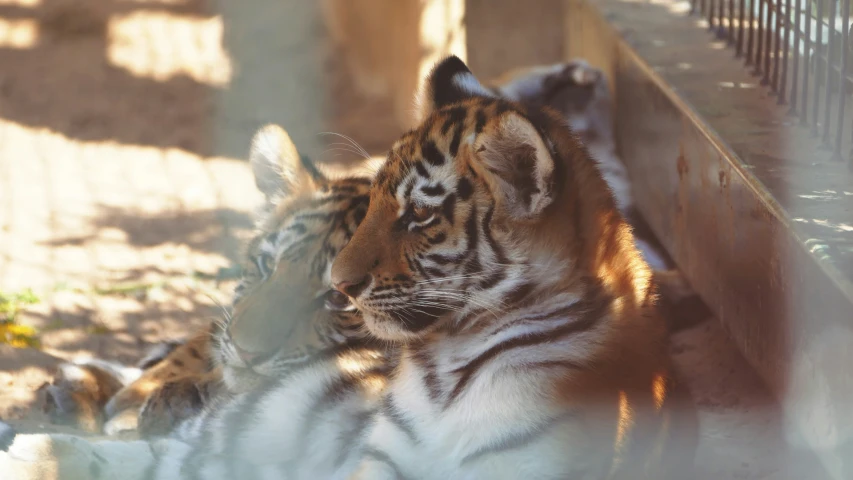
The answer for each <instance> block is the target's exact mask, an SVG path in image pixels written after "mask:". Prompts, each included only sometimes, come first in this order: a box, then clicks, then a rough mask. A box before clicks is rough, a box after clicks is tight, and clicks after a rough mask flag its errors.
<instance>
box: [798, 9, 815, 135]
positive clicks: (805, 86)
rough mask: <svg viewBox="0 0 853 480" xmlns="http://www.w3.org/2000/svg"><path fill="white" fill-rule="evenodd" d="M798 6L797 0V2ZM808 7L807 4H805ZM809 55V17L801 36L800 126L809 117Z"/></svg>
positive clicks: (810, 42) (810, 40)
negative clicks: (801, 87)
mask: <svg viewBox="0 0 853 480" xmlns="http://www.w3.org/2000/svg"><path fill="white" fill-rule="evenodd" d="M797 3H798V4H799V0H797ZM806 5H807V6H808V4H806ZM811 53H812V21H811V17H807V18H806V32H805V35H804V36H803V96H802V98H803V108H802V110H801V111H800V125H801V126H805V125H807V124H808V116H809V79H810V78H811V74H810V71H809V69H810V66H811V63H810V62H811Z"/></svg>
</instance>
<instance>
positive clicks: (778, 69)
mask: <svg viewBox="0 0 853 480" xmlns="http://www.w3.org/2000/svg"><path fill="white" fill-rule="evenodd" d="M851 1H853V0H691V3H692V5H691V6H692V9H691V11H692V12H694V13H695V14H698V15H701V16H702V17H703V18H706V19H707V21H708V25H709V28H710V29H711V30H712V31H713V32H714V34H715V35H716V37H717V38H718V39H720V40H724V41H726V43H727V44H728V45H729V46H731V47H732V48H733V49H734V51H735V54H736V56H737V57H738V58H742V59H743V61H744V62H745V64H746V65H747V66H749V67H751V69H752V73H753V75H755V76H756V77H757V80H758V82H759V83H760V84H761V85H764V86H766V87H767V89H768V90H769V92H770V94H771V95H774V96H775V97H776V99H777V102H778V103H779V104H780V105H785V104H787V105H788V106H789V108H790V112H791V114H792V115H795V116H797V117H799V120H800V124H801V125H803V126H808V127H810V128H811V131H812V133H813V135H815V136H816V137H817V138H819V139H820V141H821V144H822V145H823V147H824V148H825V149H826V150H827V151H828V152H831V155H832V158H833V159H835V160H837V161H847V162H849V164H850V166H851V168H853V115H847V112H846V109H847V103H849V102H848V100H849V98H848V97H850V96H851V95H853V63H851V62H853V58H851V55H853V48H851V42H853V40H851V38H850V37H851V32H850V29H851V27H853V25H851V23H850V2H851Z"/></svg>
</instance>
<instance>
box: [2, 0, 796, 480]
mask: <svg viewBox="0 0 853 480" xmlns="http://www.w3.org/2000/svg"><path fill="white" fill-rule="evenodd" d="M261 3H263V4H264V5H267V6H269V5H272V3H273V2H271V1H266V0H265V1H264V2H260V1H258V4H261ZM295 3H298V2H295ZM295 3H294V5H295ZM308 4H309V2H305V5H308ZM270 8H273V7H270ZM293 8H296V7H293ZM213 10H214V8H213V7H212V6H211V5H209V4H207V3H206V2H204V1H200V0H186V1H180V0H174V1H167V0H163V1H150V2H148V1H132V2H131V1H121V2H120V1H111V0H42V1H38V0H18V1H13V2H0V296H3V297H5V298H12V297H13V296H15V295H18V296H19V297H16V298H18V299H19V300H17V301H15V302H12V303H13V304H12V305H11V307H10V308H18V307H19V308H20V309H21V311H20V312H19V313H18V314H17V316H16V319H15V322H16V324H18V325H21V326H24V327H29V328H31V329H32V333H33V335H32V336H30V337H27V338H26V339H25V340H27V341H32V342H38V343H39V344H40V348H38V349H35V348H13V347H11V346H9V345H0V418H2V419H3V420H8V421H12V422H13V423H17V424H18V425H25V426H26V428H27V429H28V430H42V429H51V430H53V429H55V427H53V426H50V425H47V424H46V420H45V417H44V416H43V415H42V414H41V413H40V412H39V398H38V394H37V389H38V387H40V386H41V385H42V384H44V383H45V382H47V381H49V380H50V377H51V374H52V371H53V369H54V368H55V366H56V364H57V363H58V362H60V361H63V360H70V359H73V358H78V357H81V356H98V357H102V358H107V359H112V360H117V361H121V362H128V363H132V362H134V361H135V360H136V359H138V358H139V357H140V356H141V354H142V352H143V351H144V349H145V348H147V347H148V346H150V345H151V344H153V343H156V342H158V341H162V340H164V339H169V338H175V337H181V336H184V335H186V334H187V333H188V332H190V331H192V330H194V329H195V328H197V327H199V326H200V325H203V324H205V323H206V322H208V321H209V319H210V318H212V317H214V316H216V315H218V314H219V305H220V304H224V303H227V302H228V299H229V297H230V294H229V290H230V288H232V287H233V280H231V278H232V277H233V266H234V262H235V261H236V260H237V259H238V257H239V251H240V245H241V242H242V241H243V240H244V239H245V238H246V236H247V235H248V234H249V233H250V231H251V228H252V219H251V211H252V209H253V208H254V207H255V205H256V204H257V203H256V202H257V201H258V200H259V198H258V195H257V193H256V192H255V188H254V184H253V181H252V178H251V173H250V171H249V169H248V167H247V165H246V163H245V162H244V161H243V160H242V159H241V158H239V157H240V155H241V154H240V153H239V152H242V151H244V150H245V149H246V147H247V145H248V141H249V136H250V134H251V132H252V131H253V130H254V129H255V128H257V127H258V126H260V124H262V123H264V122H267V121H279V122H280V123H283V124H284V125H285V126H286V127H287V128H288V129H291V127H290V125H294V126H295V128H294V131H296V132H297V134H296V135H294V137H295V138H296V139H297V143H300V138H305V139H308V140H305V142H306V143H311V144H310V145H309V146H308V149H309V150H311V149H314V150H317V149H318V148H320V147H317V143H318V142H317V141H316V136H315V135H316V133H317V132H319V131H322V129H324V128H325V127H324V126H323V125H322V122H323V121H325V120H329V119H328V118H327V117H323V115H326V116H328V115H332V116H333V117H334V118H332V119H331V120H330V121H329V122H328V123H330V124H331V125H333V126H336V127H335V128H337V129H338V130H337V131H341V132H343V133H349V134H351V135H353V136H355V137H356V138H357V139H359V140H360V141H361V142H362V143H364V144H366V146H367V148H368V149H369V150H374V151H375V150H376V149H377V148H381V147H379V146H380V145H383V144H384V143H383V142H386V141H387V139H388V138H390V137H393V136H394V135H396V133H397V132H396V131H395V128H396V127H395V126H394V125H393V124H391V123H388V122H387V121H385V120H383V119H384V118H386V117H390V116H389V115H384V114H385V113H388V111H390V106H388V105H384V104H382V103H381V102H378V103H377V102H364V101H357V99H356V100H355V101H353V102H354V103H351V104H348V103H346V102H345V101H344V102H339V103H335V106H334V108H329V107H328V105H326V106H325V107H324V108H322V109H321V110H322V112H321V113H322V115H321V114H319V113H317V112H316V111H315V109H312V108H311V104H310V101H311V99H312V98H314V97H312V95H313V94H309V95H306V94H303V92H302V91H300V90H298V89H297V90H293V89H288V88H289V85H288V84H287V82H285V81H284V80H282V81H281V82H279V83H275V82H273V83H270V84H264V87H263V88H260V87H258V83H257V82H255V80H252V79H253V78H256V77H257V76H261V77H263V76H264V75H266V76H268V77H272V78H273V79H275V78H280V77H278V76H277V75H279V73H280V72H278V71H275V72H270V71H259V70H257V68H258V66H259V65H261V66H262V65H263V64H264V63H263V61H262V54H261V53H257V52H255V53H253V55H256V57H252V58H254V60H252V58H249V57H246V56H242V57H241V55H236V57H235V56H232V55H230V53H229V50H228V48H226V47H227V45H225V46H223V37H225V38H226V41H225V43H228V42H227V38H228V31H227V30H226V31H225V32H224V33H223V25H222V23H221V17H219V16H218V15H216V14H214V13H212V12H213ZM288 12H290V13H291V14H293V15H295V13H293V12H295V10H292V9H291V10H288ZM293 21H294V22H295V21H296V20H293ZM257 28H258V31H275V30H276V28H277V27H276V25H274V24H272V25H267V26H264V25H261V26H258V27H257ZM264 29H267V30H264ZM234 31H235V28H232V30H231V36H232V37H234V36H235V33H234ZM243 31H244V32H245V31H248V30H247V29H246V28H244V29H243ZM312 35H317V33H312ZM299 41H300V42H303V43H304V42H305V39H304V38H303V39H301V40H299ZM244 43H245V41H244ZM235 48H236V47H235ZM237 50H239V49H237ZM285 58H289V57H285ZM327 60H328V58H327ZM294 61H298V59H297V60H294ZM253 62H254V63H253ZM266 63H270V62H266ZM250 66H251V68H250ZM291 67H292V66H291ZM269 68H271V69H274V68H280V67H272V66H271V67H269ZM294 69H295V67H294V68H291V70H294ZM323 69H324V70H323V71H325V72H327V73H328V74H329V76H330V80H329V82H330V85H329V86H328V91H331V92H333V95H336V96H338V97H339V98H345V97H347V96H348V95H350V96H351V95H353V92H351V91H350V90H348V88H349V87H348V84H347V82H346V80H345V77H343V76H342V75H344V74H345V72H344V71H342V70H341V67H340V65H338V64H337V63H335V62H332V61H327V62H326V64H324V66H323ZM296 70H298V69H296ZM250 74H251V75H250ZM229 82H230V83H229ZM306 83H308V84H310V81H304V82H302V83H300V85H303V84H306ZM234 92H237V93H234ZM270 92H280V93H281V97H282V98H283V100H281V101H282V102H285V101H286V102H291V104H292V105H295V106H294V107H292V108H289V109H284V108H278V110H277V111H276V112H273V113H269V112H270V109H271V108H272V106H275V105H278V104H277V103H276V102H277V100H270V99H271V98H272V97H264V95H265V94H269V93H270ZM309 93H310V92H309ZM300 102H303V103H300ZM238 107H239V108H242V109H243V110H238ZM350 107H352V108H350ZM356 107H358V109H356ZM348 109H350V110H353V111H356V110H357V113H358V115H359V117H358V118H372V119H376V121H377V123H376V124H374V127H375V129H374V131H372V132H367V133H365V132H364V131H363V132H361V133H360V134H359V133H358V132H353V130H356V129H357V128H358V125H359V124H362V123H363V122H358V121H357V120H356V118H357V117H355V116H349V117H347V116H346V115H344V114H343V113H342V112H346V111H348ZM318 115H319V117H318ZM318 119H319V120H318ZM324 119H325V120H324ZM288 122H289V123H288ZM383 122H384V123H383ZM305 132H311V134H310V135H312V136H311V137H310V139H309V137H308V134H307V133H305ZM223 139H225V140H224V142H225V143H224V144H223ZM312 142H313V143H312ZM8 305H9V303H8V302H7V306H8ZM672 352H673V358H674V360H675V363H676V364H677V366H678V368H679V369H680V370H681V371H682V373H683V374H685V376H686V377H687V378H688V379H689V381H688V384H689V386H690V389H691V391H692V392H693V395H694V397H695V399H696V401H697V404H698V406H699V407H700V428H701V432H702V433H701V443H700V453H699V457H698V461H697V463H698V465H699V468H700V471H701V475H700V478H701V479H707V480H712V479H713V480H717V479H772V480H782V479H799V478H807V477H806V476H804V474H802V472H800V473H798V471H801V470H802V469H804V468H806V467H807V466H808V465H811V464H812V462H813V460H811V459H810V458H808V457H806V456H804V455H801V454H799V453H797V452H796V451H793V450H791V449H790V448H789V447H788V446H787V445H786V443H785V435H784V430H783V428H782V424H783V422H782V416H781V413H780V412H779V410H778V407H777V406H776V405H775V403H774V402H773V400H772V399H771V398H770V397H769V395H768V394H767V393H766V390H765V389H764V388H763V387H762V386H761V383H760V381H759V380H758V378H757V377H756V376H755V375H754V374H753V373H752V371H751V369H750V368H749V367H748V366H747V365H746V364H745V362H744V361H743V359H742V358H741V357H740V355H739V354H738V353H737V352H736V351H735V349H734V348H733V347H732V346H731V344H730V343H729V341H728V340H727V338H726V337H725V334H724V333H723V332H722V330H721V329H720V327H719V325H718V324H717V323H716V322H715V321H714V320H713V319H710V320H708V321H705V322H703V323H701V324H699V325H698V326H696V327H694V328H692V329H690V330H688V331H685V332H682V333H680V334H678V335H677V336H676V337H675V338H674V339H673V347H672Z"/></svg>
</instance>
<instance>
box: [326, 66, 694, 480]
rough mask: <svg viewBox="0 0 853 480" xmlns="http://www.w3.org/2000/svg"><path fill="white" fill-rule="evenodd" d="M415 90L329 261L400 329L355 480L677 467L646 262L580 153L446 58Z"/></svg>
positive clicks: (682, 463) (676, 416)
mask: <svg viewBox="0 0 853 480" xmlns="http://www.w3.org/2000/svg"><path fill="white" fill-rule="evenodd" d="M421 104H422V105H423V109H424V112H425V113H424V118H425V120H424V121H423V123H422V124H421V125H420V126H418V127H417V128H415V129H414V130H412V131H411V132H409V133H407V134H405V135H404V136H403V137H402V138H401V139H400V140H399V141H398V142H397V143H396V144H395V145H394V146H393V148H392V149H391V151H390V152H389V154H388V157H387V160H386V163H385V164H384V165H383V166H382V168H381V169H380V170H379V172H378V173H377V176H376V178H375V180H374V183H373V187H372V189H371V199H370V205H369V208H368V211H367V214H366V216H365V219H364V221H363V222H362V223H361V225H360V226H359V228H358V229H357V230H356V233H355V234H354V236H353V238H352V240H351V241H350V242H349V243H348V244H347V246H346V247H344V249H343V250H342V251H341V253H340V254H339V255H338V257H337V259H336V260H335V262H334V265H333V269H332V281H333V283H334V284H335V286H336V288H338V289H339V290H340V291H341V292H343V293H346V294H347V295H348V296H349V297H350V298H351V299H352V300H353V303H354V304H355V305H356V306H357V307H358V308H359V309H360V310H361V311H362V313H363V315H364V318H365V324H366V325H367V327H368V329H369V330H370V332H371V333H372V334H374V335H376V336H377V337H379V338H381V339H385V340H388V341H394V342H401V343H402V344H403V353H402V358H401V360H400V364H399V366H398V367H397V369H396V371H395V374H394V375H393V377H392V380H391V382H390V383H389V385H388V388H387V390H386V394H385V398H384V400H383V408H382V410H381V412H380V414H379V416H378V419H377V420H376V422H375V423H374V426H373V429H372V430H371V432H370V434H369V436H368V440H367V446H366V451H367V455H366V458H365V460H364V462H363V463H362V465H361V468H360V471H359V476H358V477H357V478H364V479H385V478H389V479H391V478H412V479H447V478H452V479H456V478H495V479H503V478H506V479H510V478H512V479H515V478H526V479H528V478H529V479H540V478H542V479H544V478H588V479H605V478H625V479H629V478H630V479H643V478H645V479H661V478H675V479H683V478H689V477H688V475H689V473H688V472H689V470H690V465H691V464H692V455H693V449H694V448H695V423H694V422H695V412H694V410H693V409H692V405H690V403H689V401H682V400H686V399H685V398H683V397H682V398H679V397H678V395H677V393H678V392H677V391H676V389H675V388H674V387H675V381H674V380H675V379H674V377H673V375H672V372H671V370H670V367H669V362H668V358H667V356H666V351H665V345H666V337H667V328H666V325H665V324H664V322H663V321H662V320H661V318H660V317H659V315H658V313H657V311H656V305H655V294H654V289H653V288H652V283H651V276H652V273H651V270H650V268H649V267H648V265H647V264H646V263H645V262H644V261H643V259H642V257H641V256H640V254H639V252H638V251H637V249H636V247H635V245H634V242H633V237H632V235H631V231H630V227H629V226H628V225H627V224H626V223H625V221H624V219H623V218H622V216H621V215H620V214H619V212H618V209H617V208H616V205H615V202H614V199H613V197H612V194H611V193H610V190H609V189H608V188H607V185H606V183H605V182H604V180H603V179H602V177H601V173H600V171H599V169H598V166H597V165H596V164H595V162H594V161H593V160H592V159H591V158H590V155H589V154H588V152H587V151H586V149H585V148H584V147H583V145H582V144H581V143H579V141H578V139H577V138H576V137H575V136H574V135H573V134H572V132H571V130H569V129H568V128H567V127H566V125H565V121H564V120H563V119H562V118H560V117H559V115H557V114H556V113H555V112H553V111H550V110H547V109H535V108H527V107H525V106H522V105H520V104H517V103H512V102H508V101H506V100H503V99H500V98H497V97H496V96H495V95H494V93H493V92H492V91H490V90H488V89H486V88H484V87H482V86H481V85H480V84H479V82H477V80H476V78H475V77H474V76H473V75H472V74H471V72H470V71H469V70H468V69H467V67H466V66H465V65H464V63H462V62H461V61H460V60H459V59H458V58H455V57H450V58H448V59H447V60H445V61H443V62H441V63H440V64H439V65H438V66H437V67H436V68H435V69H434V71H433V72H432V74H431V75H430V77H429V78H428V80H427V82H426V83H425V88H424V93H423V95H422V98H421Z"/></svg>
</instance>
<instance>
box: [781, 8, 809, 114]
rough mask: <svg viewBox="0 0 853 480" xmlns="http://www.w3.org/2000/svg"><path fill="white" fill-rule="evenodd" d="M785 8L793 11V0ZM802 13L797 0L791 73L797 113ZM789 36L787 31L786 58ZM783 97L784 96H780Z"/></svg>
mask: <svg viewBox="0 0 853 480" xmlns="http://www.w3.org/2000/svg"><path fill="white" fill-rule="evenodd" d="M785 5H786V7H785V10H787V11H791V0H788V3H786V4H785ZM801 18H802V15H800V2H799V0H797V9H796V10H795V11H794V69H793V70H794V71H793V72H792V73H791V99H790V102H791V113H792V114H794V115H796V114H797V93H798V90H797V87H799V86H800V83H799V81H800V58H801V55H800V39H801V38H800V34H801V32H802V30H800V29H801V28H802V26H801V25H800V19H801ZM790 26H791V21H790V19H789V20H788V27H790ZM787 48H788V36H787V31H786V36H785V49H786V50H785V58H786V59H787V58H788V50H787ZM806 73H808V61H806ZM780 98H782V97H780Z"/></svg>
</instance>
